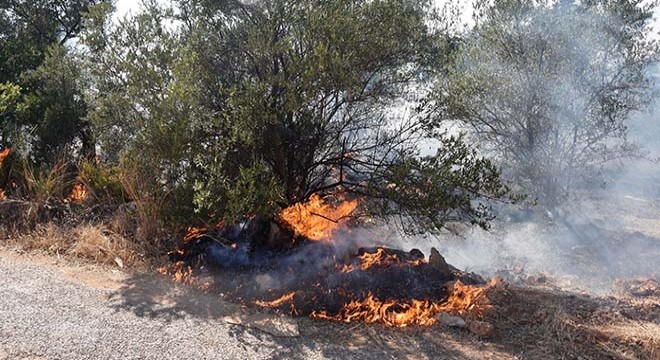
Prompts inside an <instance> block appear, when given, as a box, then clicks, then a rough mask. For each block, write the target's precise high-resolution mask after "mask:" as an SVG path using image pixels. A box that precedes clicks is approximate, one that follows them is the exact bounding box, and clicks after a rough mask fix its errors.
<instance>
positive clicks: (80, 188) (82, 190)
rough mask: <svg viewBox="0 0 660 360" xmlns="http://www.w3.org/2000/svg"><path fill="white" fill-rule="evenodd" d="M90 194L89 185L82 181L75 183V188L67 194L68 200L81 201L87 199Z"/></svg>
mask: <svg viewBox="0 0 660 360" xmlns="http://www.w3.org/2000/svg"><path fill="white" fill-rule="evenodd" d="M88 196H89V191H87V187H86V186H85V185H83V184H81V183H77V184H75V185H73V189H71V193H70V194H69V196H67V200H69V201H70V202H77V203H80V202H83V201H85V200H87V197H88Z"/></svg>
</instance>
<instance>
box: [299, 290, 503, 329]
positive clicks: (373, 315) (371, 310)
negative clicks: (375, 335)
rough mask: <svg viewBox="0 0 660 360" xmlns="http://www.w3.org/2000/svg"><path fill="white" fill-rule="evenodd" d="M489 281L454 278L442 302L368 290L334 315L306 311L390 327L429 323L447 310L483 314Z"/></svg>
mask: <svg viewBox="0 0 660 360" xmlns="http://www.w3.org/2000/svg"><path fill="white" fill-rule="evenodd" d="M496 284H497V282H496V281H491V282H490V283H489V284H487V285H486V286H482V287H479V286H473V285H464V284H463V283H461V282H460V281H456V282H455V283H454V285H453V287H452V290H451V294H450V296H449V298H448V299H447V301H446V302H444V303H436V302H432V301H427V300H415V299H412V300H410V301H397V300H387V301H381V300H379V299H377V298H376V297H374V295H373V294H372V293H368V294H367V296H366V298H365V299H363V300H353V301H351V302H350V303H348V304H346V305H344V306H343V307H342V309H341V310H340V311H339V313H338V314H336V315H331V314H329V313H328V312H327V311H325V310H323V311H319V312H317V311H314V312H312V314H311V315H310V316H311V317H312V318H315V319H324V320H331V321H339V322H345V323H350V322H356V321H361V322H365V323H382V324H384V325H386V326H391V327H406V326H413V325H417V326H431V325H434V324H436V323H437V322H438V315H439V314H440V313H442V312H448V313H450V314H454V315H461V316H470V317H478V318H483V316H484V315H485V313H486V311H487V310H488V309H490V308H492V305H491V304H490V300H489V299H488V297H487V294H488V291H489V290H490V289H492V288H493V287H494V286H496Z"/></svg>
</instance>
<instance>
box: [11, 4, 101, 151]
mask: <svg viewBox="0 0 660 360" xmlns="http://www.w3.org/2000/svg"><path fill="white" fill-rule="evenodd" d="M95 3H97V1H95V0H67V1H21V0H3V1H0V84H4V85H3V88H2V89H0V91H2V93H3V94H5V93H6V92H7V91H8V90H7V89H10V88H11V89H13V90H18V96H14V97H15V101H14V104H13V106H11V107H10V108H9V107H8V108H6V109H5V111H2V112H0V116H1V121H0V136H1V142H2V144H3V145H4V146H11V147H14V148H16V150H19V151H20V152H22V153H24V154H25V155H27V154H29V155H30V156H31V157H32V158H33V159H34V160H37V161H45V160H46V159H50V158H52V157H53V154H56V153H61V152H62V151H64V150H65V149H67V148H70V147H71V146H72V145H74V140H77V141H78V142H79V147H80V150H81V151H79V153H81V154H82V155H85V156H89V157H93V156H94V143H93V139H92V136H91V133H90V128H89V126H88V123H87V122H86V121H85V120H84V115H85V112H86V106H85V103H84V101H83V99H82V92H81V91H82V90H81V89H82V87H83V85H82V84H81V83H80V81H81V74H80V71H79V68H80V67H79V65H78V64H76V63H75V60H74V58H73V54H72V52H71V50H69V49H68V48H67V46H66V44H68V42H69V40H71V39H72V38H74V37H76V36H77V35H78V33H79V32H80V31H81V29H82V25H83V20H82V18H83V14H84V13H85V12H86V11H87V9H88V8H89V7H90V6H92V5H94V4H95Z"/></svg>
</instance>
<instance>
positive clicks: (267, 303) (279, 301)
mask: <svg viewBox="0 0 660 360" xmlns="http://www.w3.org/2000/svg"><path fill="white" fill-rule="evenodd" d="M295 295H296V292H295V291H293V292H290V293H288V294H285V295H282V296H281V297H279V298H277V299H275V300H273V301H259V300H257V301H255V302H254V303H255V304H256V305H257V306H261V307H269V308H275V307H279V306H281V305H282V304H284V303H287V302H292V301H293V297H294V296H295Z"/></svg>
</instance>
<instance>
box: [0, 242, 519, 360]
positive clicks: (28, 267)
mask: <svg viewBox="0 0 660 360" xmlns="http://www.w3.org/2000/svg"><path fill="white" fill-rule="evenodd" d="M237 323H240V324H242V325H235V324H237ZM465 336H466V335H464V334H463V333H461V332H457V333H451V332H449V333H438V332H437V331H433V330H414V331H404V332H402V331H398V330H389V329H383V328H379V327H376V328H374V327H366V326H362V325H358V327H357V328H355V327H347V326H341V325H335V324H329V323H320V322H317V321H311V320H309V319H295V320H294V319H291V318H288V317H281V316H277V315H272V314H271V315H268V314H260V313H249V312H248V311H247V310H245V309H241V308H239V307H238V306H236V305H233V304H229V303H226V302H223V301H222V300H219V299H217V298H215V297H214V298H212V297H210V296H209V295H206V294H202V293H196V292H194V291H193V290H191V289H189V288H184V287H180V286H177V285H175V284H172V283H171V282H170V281H168V280H166V279H162V278H159V277H156V276H138V275H129V274H126V273H122V272H120V271H117V270H112V269H109V268H101V267H96V266H90V265H79V264H78V265H76V264H71V263H70V262H67V261H64V260H58V259H57V258H55V257H50V256H34V255H20V254H17V253H14V252H10V251H5V250H2V251H0V360H4V359H379V360H380V359H403V358H408V359H424V358H433V359H437V358H448V359H484V358H485V359H504V358H515V356H512V355H511V354H508V353H505V352H500V351H498V350H497V349H496V348H495V347H494V346H491V345H489V344H485V343H481V342H479V341H477V340H476V339H472V340H471V339H470V338H469V337H468V338H465Z"/></svg>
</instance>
